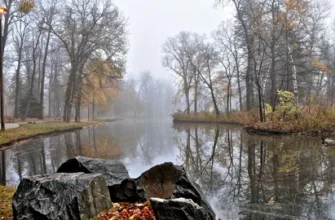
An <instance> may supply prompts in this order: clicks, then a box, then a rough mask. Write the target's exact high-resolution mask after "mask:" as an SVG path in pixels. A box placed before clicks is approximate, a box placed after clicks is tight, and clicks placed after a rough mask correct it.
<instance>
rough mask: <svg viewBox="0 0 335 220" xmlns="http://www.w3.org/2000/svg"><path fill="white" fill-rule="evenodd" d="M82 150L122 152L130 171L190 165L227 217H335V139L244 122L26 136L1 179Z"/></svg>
mask: <svg viewBox="0 0 335 220" xmlns="http://www.w3.org/2000/svg"><path fill="white" fill-rule="evenodd" d="M77 155H84V156H88V157H95V158H105V159H118V160H120V161H122V162H124V163H125V165H126V167H127V168H128V170H129V173H130V176H131V177H137V176H139V175H140V174H141V173H142V172H143V171H145V170H147V169H149V168H150V167H152V166H153V165H156V164H160V163H163V162H167V161H171V162H174V163H175V164H181V165H184V167H185V168H186V170H187V171H188V174H189V177H190V178H191V179H192V180H193V181H196V182H197V183H198V184H199V185H201V186H202V189H203V192H204V193H205V195H206V196H207V198H208V200H209V202H210V203H211V204H212V206H213V208H214V209H215V211H216V213H217V216H218V217H220V218H221V219H227V220H230V219H234V220H235V219H335V147H334V148H331V147H328V148H326V147H323V146H322V145H321V140H320V139H316V138H309V137H259V136H251V135H248V134H247V133H245V132H244V131H243V129H241V128H240V127H238V126H229V125H220V126H217V125H204V124H202V125H201V124H200V125H199V124H179V125H173V124H172V122H171V121H169V120H166V121H150V120H149V121H134V120H124V121H117V122H113V123H109V124H104V125H102V126H97V127H91V128H88V129H83V130H79V131H75V132H69V133H64V134H59V135H54V136H50V137H45V138H42V139H37V140H32V141H27V142H25V143H21V144H18V145H16V146H14V147H12V148H11V149H8V150H6V151H2V152H0V181H2V182H3V181H5V182H7V184H9V185H17V184H18V183H19V181H20V180H21V179H22V178H23V177H25V176H29V175H35V174H46V173H53V172H55V171H56V170H57V168H58V167H59V166H60V164H61V163H63V162H64V161H66V160H67V159H69V158H72V157H75V156H77Z"/></svg>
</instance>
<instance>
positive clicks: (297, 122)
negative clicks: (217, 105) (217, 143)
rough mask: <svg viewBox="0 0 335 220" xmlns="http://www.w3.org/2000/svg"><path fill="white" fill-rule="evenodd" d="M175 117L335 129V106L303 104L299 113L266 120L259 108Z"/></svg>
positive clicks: (283, 128) (298, 129) (284, 128)
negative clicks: (261, 116) (227, 112)
mask: <svg viewBox="0 0 335 220" xmlns="http://www.w3.org/2000/svg"><path fill="white" fill-rule="evenodd" d="M173 119H174V121H175V122H209V123H211V122H214V123H234V124H240V125H242V126H245V127H250V128H254V129H260V130H264V131H266V130H267V131H276V132H284V133H287V132H288V133H313V134H322V133H333V131H335V108H321V107H319V106H316V105H310V106H303V107H301V108H299V111H298V114H297V115H294V116H291V117H286V118H283V117H281V116H279V115H278V114H276V113H269V114H267V116H266V122H260V121H259V118H258V115H257V110H252V111H250V112H246V111H243V112H232V113H231V114H230V115H227V114H225V113H222V114H221V115H220V116H219V117H216V115H215V114H213V113H208V112H200V113H198V114H182V113H175V114H173ZM334 135H335V133H334Z"/></svg>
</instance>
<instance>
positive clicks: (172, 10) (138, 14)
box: [114, 0, 230, 79]
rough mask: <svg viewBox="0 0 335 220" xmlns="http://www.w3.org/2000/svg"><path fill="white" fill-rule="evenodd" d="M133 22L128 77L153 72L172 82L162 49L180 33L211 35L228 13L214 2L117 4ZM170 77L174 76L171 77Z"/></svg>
mask: <svg viewBox="0 0 335 220" xmlns="http://www.w3.org/2000/svg"><path fill="white" fill-rule="evenodd" d="M114 3H115V4H116V5H117V6H119V8H120V9H121V10H122V11H123V12H124V14H125V15H126V16H127V18H128V20H129V22H128V23H129V27H128V30H129V44H130V45H129V53H128V62H127V73H129V74H131V75H134V74H138V73H139V72H142V71H146V70H148V71H150V72H152V74H153V75H155V76H159V77H162V78H169V79H171V75H172V73H171V71H169V70H167V69H166V68H164V67H163V66H162V64H161V63H162V62H161V57H162V45H163V44H164V42H165V41H166V39H167V38H168V37H172V36H174V35H176V34H178V33H179V32H180V31H194V32H198V33H208V34H210V33H211V32H212V31H213V30H214V29H215V28H216V27H217V26H218V25H219V24H220V22H221V21H222V20H223V19H224V18H225V17H226V16H225V14H226V15H227V14H230V13H227V11H228V10H227V9H225V10H223V9H218V8H215V7H214V0H213V1H211V0H114ZM169 75H170V76H169Z"/></svg>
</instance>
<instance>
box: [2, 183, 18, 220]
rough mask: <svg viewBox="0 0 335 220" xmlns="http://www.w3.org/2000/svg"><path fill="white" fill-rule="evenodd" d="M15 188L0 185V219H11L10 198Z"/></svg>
mask: <svg viewBox="0 0 335 220" xmlns="http://www.w3.org/2000/svg"><path fill="white" fill-rule="evenodd" d="M15 191H16V189H15V188H14V187H9V186H2V185H0V219H4V220H9V219H12V215H13V212H12V198H13V195H14V193H15Z"/></svg>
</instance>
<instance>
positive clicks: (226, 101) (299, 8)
mask: <svg viewBox="0 0 335 220" xmlns="http://www.w3.org/2000/svg"><path fill="white" fill-rule="evenodd" d="M216 3H217V6H218V7H232V8H233V9H234V13H235V16H234V18H233V19H232V21H231V22H222V23H221V24H220V25H219V26H218V28H217V29H216V30H214V31H213V33H212V34H211V35H210V36H209V37H208V36H205V35H202V34H199V33H193V32H186V31H182V32H180V33H179V34H177V35H176V36H173V37H170V38H168V39H167V41H166V42H165V44H164V46H163V65H164V66H165V67H167V68H168V69H170V70H171V71H173V72H174V73H175V75H176V77H177V86H178V91H179V93H178V94H179V97H180V108H182V109H181V111H182V112H184V113H197V112H199V111H213V112H215V114H216V115H217V116H219V115H220V114H222V113H223V112H225V113H227V114H229V113H230V112H232V111H236V110H239V111H243V110H248V111H250V110H253V109H257V112H258V115H259V116H258V117H259V119H260V121H265V119H266V117H265V114H266V109H267V106H271V109H272V111H275V110H276V107H277V104H278V103H279V97H278V91H289V92H291V93H293V94H294V101H295V105H296V106H297V107H299V106H300V107H301V106H304V105H310V104H318V105H321V106H326V107H332V106H333V104H334V95H333V94H334V92H335V77H334V71H335V70H334V67H335V63H334V62H333V60H334V56H335V50H334V49H335V47H334V46H335V44H334V41H333V36H334V34H333V33H332V32H331V31H330V28H329V25H328V23H329V21H330V20H331V17H330V10H331V5H330V4H329V2H327V1H323V0H321V1H319V0H318V1H317V0H230V1H224V0H218V1H216ZM332 27H333V25H332ZM267 104H268V105H267Z"/></svg>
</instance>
